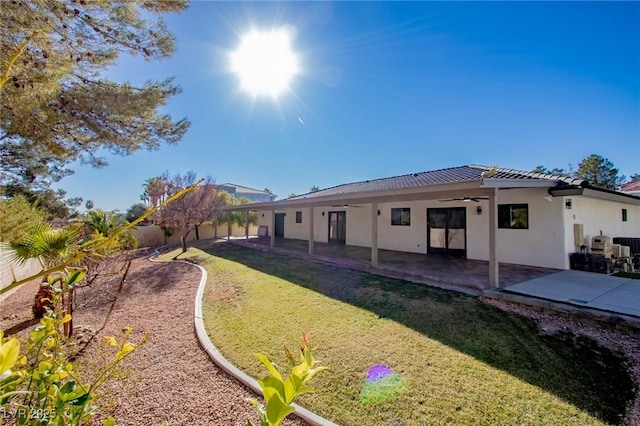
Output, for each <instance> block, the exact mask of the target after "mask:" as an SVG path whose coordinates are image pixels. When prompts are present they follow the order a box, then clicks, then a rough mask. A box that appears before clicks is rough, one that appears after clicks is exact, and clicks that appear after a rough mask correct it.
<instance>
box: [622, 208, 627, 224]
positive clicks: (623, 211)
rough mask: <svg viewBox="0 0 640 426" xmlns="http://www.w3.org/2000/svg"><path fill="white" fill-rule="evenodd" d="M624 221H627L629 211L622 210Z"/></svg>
mask: <svg viewBox="0 0 640 426" xmlns="http://www.w3.org/2000/svg"><path fill="white" fill-rule="evenodd" d="M622 221H623V222H626V221H627V209H622Z"/></svg>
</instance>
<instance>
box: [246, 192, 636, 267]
mask: <svg viewBox="0 0 640 426" xmlns="http://www.w3.org/2000/svg"><path fill="white" fill-rule="evenodd" d="M547 195H548V194H547V189H546V188H528V189H510V190H500V191H499V192H498V204H527V205H528V211H529V217H528V219H529V228H528V229H501V228H499V229H497V234H496V240H497V241H496V245H497V256H498V260H499V261H500V262H503V263H514V264H521V265H530V266H539V267H547V268H557V269H568V268H569V253H571V252H573V251H575V249H574V246H573V223H583V224H584V225H585V237H587V238H588V239H589V240H590V238H591V237H592V236H594V235H598V234H599V231H600V229H602V230H603V233H604V234H605V235H609V236H611V237H622V236H624V237H640V206H634V205H631V204H624V203H617V202H612V201H605V200H599V199H594V198H589V197H586V196H575V197H555V198H553V199H551V201H549V200H548V199H547V198H545V197H546V196H547ZM566 198H572V209H571V210H568V209H566V208H565V201H566ZM360 206H361V207H360ZM406 207H408V208H410V209H411V224H410V225H409V226H397V225H391V209H392V208H406ZM452 207H463V208H465V212H466V224H467V230H466V250H467V258H468V259H475V260H485V261H488V260H489V203H488V201H487V200H480V201H479V202H463V201H450V202H440V201H438V200H429V201H411V202H397V203H395V202H394V203H380V204H378V207H377V209H378V210H380V214H379V215H376V217H377V221H378V247H379V248H380V249H388V250H397V251H405V252H411V253H425V254H426V253H427V244H428V242H427V209H428V208H452ZM478 207H480V208H481V212H480V214H478V212H477V208H478ZM622 208H626V209H627V217H628V220H627V222H622V213H621V209H622ZM296 211H302V223H295V217H296V214H295V212H296ZM331 211H345V212H346V222H347V226H346V244H348V245H354V246H361V247H370V246H371V205H370V204H358V205H354V206H349V207H348V208H343V207H332V206H319V207H315V209H314V241H320V242H326V241H327V240H328V217H329V212H331ZM279 212H286V217H285V230H284V235H285V238H292V239H300V240H307V239H308V236H309V230H308V220H309V209H308V208H299V209H283V210H279ZM323 212H324V213H325V215H324V216H323V215H322V213H323ZM261 213H264V216H262V214H259V218H260V224H261V225H265V226H269V227H270V226H271V211H265V212H261ZM270 232H271V231H270Z"/></svg>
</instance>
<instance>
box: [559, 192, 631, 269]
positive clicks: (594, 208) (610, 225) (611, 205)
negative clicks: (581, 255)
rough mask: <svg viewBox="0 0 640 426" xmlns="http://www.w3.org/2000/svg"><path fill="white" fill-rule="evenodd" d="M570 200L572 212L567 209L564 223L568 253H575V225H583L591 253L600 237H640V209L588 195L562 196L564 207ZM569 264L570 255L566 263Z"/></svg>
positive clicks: (564, 211) (564, 210) (565, 209)
mask: <svg viewBox="0 0 640 426" xmlns="http://www.w3.org/2000/svg"><path fill="white" fill-rule="evenodd" d="M567 199H571V209H567V208H564V209H563V213H564V223H565V228H566V229H567V238H566V242H565V247H566V251H567V253H572V252H575V251H576V248H575V246H574V236H573V225H574V224H575V223H579V224H582V225H584V237H585V239H586V243H587V244H586V245H587V248H588V250H590V249H591V239H592V238H593V237H595V236H597V235H600V232H601V231H602V235H606V236H608V237H612V238H615V237H632V238H640V206H637V205H632V204H628V203H621V202H615V201H608V200H601V199H597V198H592V197H585V196H573V197H562V200H561V203H560V204H561V205H562V206H564V205H565V203H566V200H567ZM622 209H626V210H627V221H626V222H624V221H622ZM566 262H567V264H568V262H569V260H568V256H567V260H566Z"/></svg>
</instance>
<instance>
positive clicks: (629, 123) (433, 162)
mask: <svg viewBox="0 0 640 426" xmlns="http://www.w3.org/2000/svg"><path fill="white" fill-rule="evenodd" d="M166 20H167V23H168V26H169V28H170V29H171V30H172V31H173V33H174V34H175V36H176V38H177V46H178V49H177V52H176V53H175V54H174V55H173V56H172V57H171V58H170V59H168V60H164V61H161V62H144V61H143V60H141V59H136V58H130V57H123V58H121V60H120V62H119V64H118V66H117V67H116V68H114V69H111V70H110V71H109V75H110V76H111V77H112V78H113V79H116V80H119V81H122V80H129V81H131V82H132V83H134V84H135V83H140V82H142V81H145V80H147V79H164V78H166V77H169V76H175V79H176V82H177V84H179V85H180V86H181V87H182V93H181V94H180V95H177V96H175V97H174V98H172V99H171V100H170V102H169V104H168V105H167V106H166V107H165V108H164V109H163V111H164V112H166V113H169V114H171V115H172V116H173V117H174V118H176V119H179V118H182V117H187V118H188V119H189V120H190V121H191V128H190V130H189V132H188V133H187V134H186V136H185V138H184V139H183V140H182V141H181V142H180V143H178V144H177V145H175V146H167V145H165V146H163V147H162V148H161V149H160V150H158V151H153V152H146V151H143V152H138V153H136V154H134V155H131V156H128V157H118V156H111V155H108V154H105V156H106V158H107V161H108V162H109V165H108V166H107V167H105V168H103V169H92V168H91V167H89V166H79V165H78V166H75V169H76V173H75V175H73V176H70V177H67V178H65V179H63V180H62V181H61V182H60V184H59V185H58V186H59V187H62V188H64V189H65V190H67V192H68V194H67V196H70V197H72V196H81V197H83V198H84V199H85V200H87V199H91V200H93V201H94V203H95V207H96V208H102V209H105V210H112V209H119V210H120V211H125V210H126V209H127V208H128V207H129V206H131V205H132V204H134V203H136V202H139V196H140V194H141V193H142V191H143V188H142V185H143V183H144V181H145V180H146V179H147V178H149V177H153V176H157V175H160V174H162V173H164V172H165V171H168V172H169V173H171V174H175V173H184V172H186V171H189V170H193V171H195V172H196V173H197V174H198V175H200V176H205V175H209V176H212V177H213V178H214V179H215V180H216V182H217V183H226V182H232V183H236V184H239V185H244V186H249V187H253V188H258V189H263V188H265V187H268V188H270V189H271V190H272V191H273V192H274V193H275V194H277V195H278V197H279V199H282V198H286V197H287V196H288V195H289V194H291V193H296V194H302V193H305V192H308V190H309V188H310V187H311V186H313V185H316V186H318V187H320V188H325V187H330V186H334V185H338V184H341V183H347V182H353V181H359V180H366V179H374V178H379V177H387V176H395V175H399V174H405V173H413V172H420V171H426V170H434V169H440V168H446V167H453V166H459V165H463V164H484V165H493V164H497V165H498V166H500V167H507V168H513V169H520V170H531V169H533V168H534V167H536V166H537V165H545V166H547V167H549V168H552V167H561V168H567V167H568V166H569V164H571V165H572V166H573V167H574V168H575V167H576V166H577V164H578V162H579V161H580V160H582V159H583V158H585V157H587V156H589V155H590V154H599V155H602V156H604V157H605V158H608V159H609V160H611V161H612V162H613V163H614V165H615V166H616V167H618V168H619V169H620V173H621V174H625V175H627V176H629V175H631V174H633V173H636V172H640V2H603V3H598V2H567V3H564V2H563V3H558V2H525V3H523V2H471V3H461V2H402V3H399V2H335V3H329V2H314V3H306V2H290V3H289V2H288V3H264V2H258V3H252V2H212V1H211V2H208V1H196V2H193V3H191V6H190V7H189V9H187V10H186V11H185V12H183V13H181V14H177V15H170V16H167V17H166ZM281 26H287V27H288V28H289V29H291V30H293V31H294V33H295V37H294V38H293V40H292V45H293V48H294V50H295V51H296V52H297V53H298V55H299V62H300V68H301V72H300V73H299V74H298V75H297V76H296V77H295V78H294V79H293V80H292V81H291V83H290V90H289V91H288V92H287V93H285V94H284V95H282V96H280V97H279V98H278V99H277V100H273V99H272V98H269V97H264V98H257V99H253V98H252V97H251V96H249V95H248V94H246V93H245V92H243V91H241V90H240V89H239V81H238V78H237V77H236V76H235V75H234V74H232V73H230V72H229V71H228V70H229V53H230V51H231V50H233V49H234V48H236V47H237V46H238V45H239V43H240V37H241V36H242V35H243V34H245V33H246V32H248V31H249V30H251V29H252V28H257V29H262V30H268V29H271V28H275V27H281Z"/></svg>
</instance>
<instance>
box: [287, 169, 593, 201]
mask: <svg viewBox="0 0 640 426" xmlns="http://www.w3.org/2000/svg"><path fill="white" fill-rule="evenodd" d="M491 169H492V167H487V166H480V165H476V164H470V165H466V166H459V167H450V168H447V169H439V170H431V171H426V172H419V173H410V174H406V175H400V176H393V177H388V178H381V179H373V180H365V181H361V182H353V183H346V184H343V185H338V186H334V187H331V188H326V189H323V190H320V191H317V192H310V193H307V194H302V195H299V196H297V197H293V198H290V199H292V200H295V199H298V198H303V197H304V198H307V199H308V198H312V197H317V196H325V195H334V194H349V193H356V192H373V191H387V190H394V189H402V188H411V187H417V186H426V185H436V184H446V183H456V182H465V181H474V180H480V179H481V178H482V172H485V171H489V170H491ZM496 172H497V173H496V175H495V176H492V179H523V180H526V179H536V180H549V181H554V182H556V183H561V184H566V185H582V184H585V183H586V182H585V181H583V180H581V179H573V178H569V177H565V176H557V175H550V174H545V173H534V172H523V171H520V170H512V169H502V168H496Z"/></svg>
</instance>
